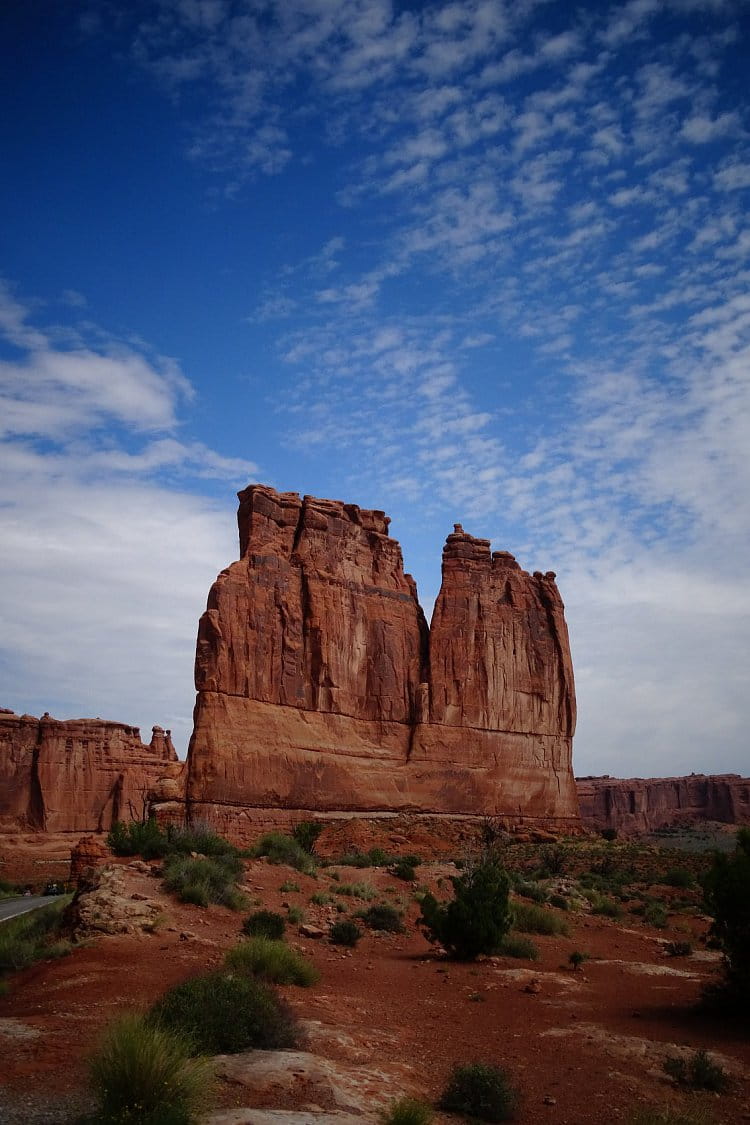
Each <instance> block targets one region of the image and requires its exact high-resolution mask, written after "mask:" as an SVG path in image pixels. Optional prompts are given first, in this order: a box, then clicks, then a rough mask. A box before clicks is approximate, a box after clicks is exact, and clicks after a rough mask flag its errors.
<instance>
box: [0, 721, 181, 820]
mask: <svg viewBox="0 0 750 1125" xmlns="http://www.w3.org/2000/svg"><path fill="white" fill-rule="evenodd" d="M180 768H181V766H180V763H178V761H177V754H176V753H175V749H174V746H173V745H172V740H171V738H170V736H169V731H163V730H162V729H161V727H154V729H153V733H152V738H151V744H150V745H148V746H146V745H144V744H143V743H142V742H141V739H140V734H139V731H138V728H137V727H131V726H127V725H125V724H124V723H113V722H107V721H104V720H102V719H68V720H64V721H60V720H57V719H52V718H50V717H49V716H48V715H45V716H44V717H43V718H41V719H37V718H35V717H34V716H33V715H16V714H14V713H13V712H12V711H7V710H0V829H3V830H9V829H10V830H13V829H18V828H26V829H36V830H42V831H47V832H86V831H107V830H108V829H109V828H111V826H112V822H113V821H114V820H117V819H118V818H120V819H123V820H130V819H131V815H135V816H140V815H142V812H143V809H144V804H143V802H144V799H145V797H146V795H147V793H148V791H149V790H150V789H151V788H152V786H154V785H155V783H156V782H157V781H158V780H159V778H161V777H162V776H163V775H164V774H168V773H170V772H171V773H175V774H176V773H177V772H179V770H180Z"/></svg>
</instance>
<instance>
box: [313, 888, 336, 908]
mask: <svg viewBox="0 0 750 1125" xmlns="http://www.w3.org/2000/svg"><path fill="white" fill-rule="evenodd" d="M332 901H333V900H332V898H331V896H330V895H329V894H327V893H326V891H316V892H315V894H312V895H310V902H311V903H312V904H313V906H328V903H329V902H332Z"/></svg>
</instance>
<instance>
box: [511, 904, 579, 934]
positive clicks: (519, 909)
mask: <svg viewBox="0 0 750 1125" xmlns="http://www.w3.org/2000/svg"><path fill="white" fill-rule="evenodd" d="M513 929H514V930H518V931H519V933H522V934H567V932H568V923H567V922H566V921H565V919H564V918H558V916H557V914H553V913H552V911H551V910H545V909H544V907H543V906H537V905H536V904H535V903H529V902H514V903H513Z"/></svg>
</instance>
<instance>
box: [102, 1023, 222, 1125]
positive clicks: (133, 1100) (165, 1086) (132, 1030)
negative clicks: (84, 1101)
mask: <svg viewBox="0 0 750 1125" xmlns="http://www.w3.org/2000/svg"><path fill="white" fill-rule="evenodd" d="M191 1050H192V1046H191V1044H190V1042H189V1041H187V1040H185V1039H184V1038H182V1037H181V1036H179V1035H177V1034H175V1033H174V1032H173V1031H167V1030H166V1029H165V1028H161V1027H156V1026H154V1025H153V1024H150V1023H148V1022H147V1020H146V1019H145V1018H144V1017H143V1016H141V1015H137V1014H130V1015H124V1016H121V1017H120V1018H119V1019H118V1020H117V1022H116V1023H114V1024H113V1025H112V1026H111V1027H110V1029H109V1030H108V1031H107V1032H106V1034H105V1036H104V1039H103V1040H102V1043H101V1045H100V1046H99V1048H98V1049H97V1051H96V1052H95V1053H94V1055H93V1056H92V1058H91V1060H90V1063H89V1068H90V1075H91V1084H92V1086H93V1089H94V1093H95V1094H96V1097H97V1101H98V1103H99V1113H98V1115H97V1117H96V1121H97V1122H101V1123H102V1125H105V1123H107V1125H108V1123H110V1122H111V1123H112V1125H114V1123H115V1122H117V1123H119V1122H133V1123H135V1122H138V1123H139V1125H141V1123H142V1125H193V1123H194V1122H197V1121H198V1120H199V1119H200V1118H201V1117H202V1115H203V1113H204V1111H205V1110H207V1109H208V1108H209V1103H210V1100H211V1094H212V1085H213V1083H212V1075H211V1065H210V1063H209V1061H208V1060H207V1059H201V1058H191V1057H190V1054H191Z"/></svg>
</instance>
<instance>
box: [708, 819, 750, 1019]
mask: <svg viewBox="0 0 750 1125" xmlns="http://www.w3.org/2000/svg"><path fill="white" fill-rule="evenodd" d="M703 888H704V894H705V904H706V910H707V912H708V913H709V914H711V915H712V916H713V919H714V920H713V923H712V926H711V935H712V937H713V938H714V939H715V940H716V941H717V942H718V943H719V946H720V948H721V950H722V952H723V954H724V969H725V982H726V987H725V988H724V989H721V990H717V992H716V994H715V998H716V999H717V1000H719V1001H720V1002H721V1003H722V1004H723V1005H724V1006H725V1007H727V1008H734V1009H736V1010H737V1011H738V1012H739V1013H740V1014H742V1015H743V1016H744V1018H745V1019H747V1018H748V1016H749V1013H750V829H748V828H741V829H740V830H739V832H738V833H737V844H736V847H735V850H734V852H733V853H731V854H730V855H721V854H716V855H715V856H714V859H713V865H712V867H711V869H710V871H708V872H707V874H706V875H705V876H704V880H703Z"/></svg>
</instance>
